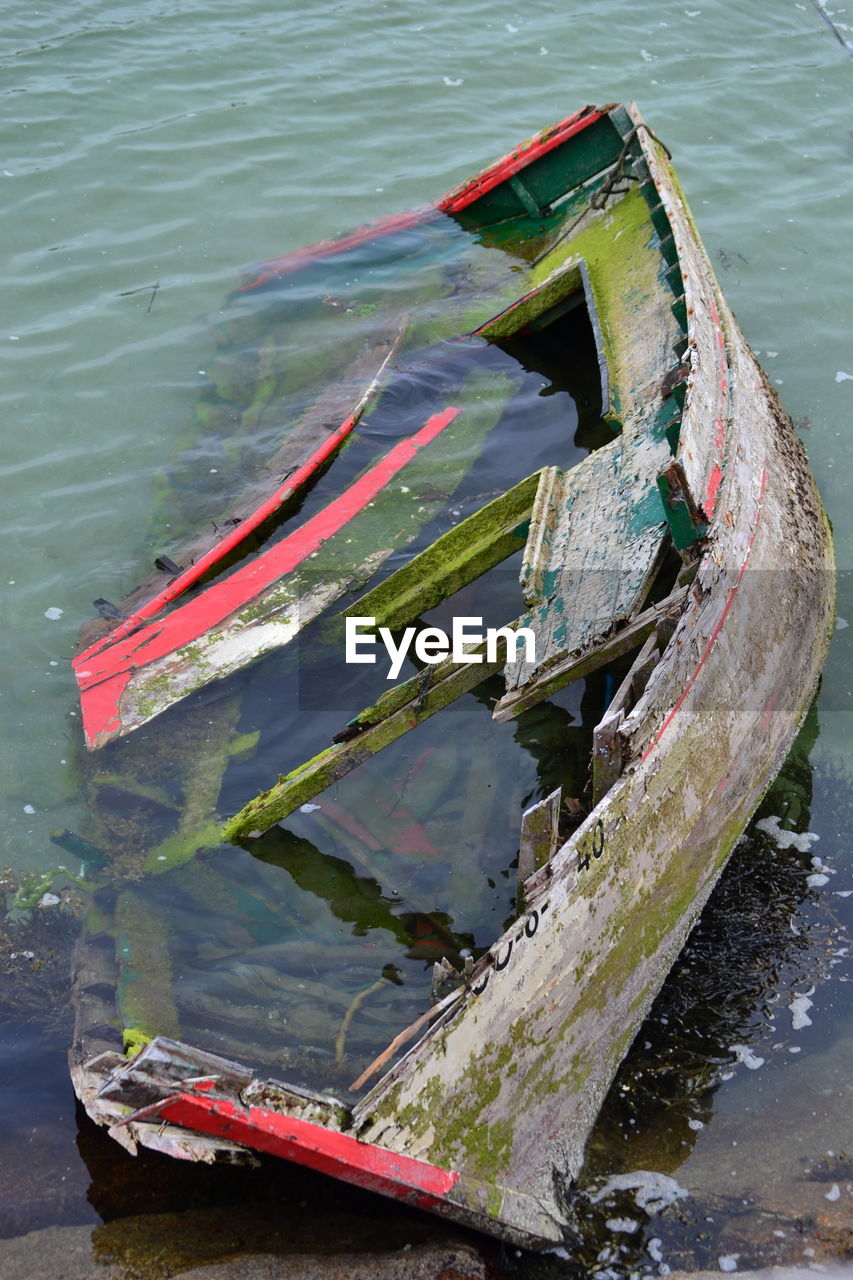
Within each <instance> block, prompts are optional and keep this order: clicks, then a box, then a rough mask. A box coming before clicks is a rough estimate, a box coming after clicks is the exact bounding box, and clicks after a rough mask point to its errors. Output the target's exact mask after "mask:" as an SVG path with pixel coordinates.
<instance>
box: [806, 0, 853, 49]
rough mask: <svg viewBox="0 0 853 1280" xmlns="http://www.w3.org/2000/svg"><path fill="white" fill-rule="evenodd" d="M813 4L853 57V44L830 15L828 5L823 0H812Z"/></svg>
mask: <svg viewBox="0 0 853 1280" xmlns="http://www.w3.org/2000/svg"><path fill="white" fill-rule="evenodd" d="M812 4H813V5H814V7H815V8H816V9H817V11H818V13H819V14H820V16H821V17H822V18H823V20H824V22H825V23H826V25H827V26H828V27H829V29H830V31H832V32H834V34H835V37H836V39H837V40H838V42H839V44H842V45H843V46H844V48H845V49H846V50H847V52H848V53H849V54H850V56H851V57H853V44H851V43H850V41H849V40H845V38H844V36H843V35H842V34H841V31H840V30H839V28H838V27H837V26H836V25H835V23H834V22H833V21H832V18H831V17H830V16H829V10H828V9H827V7H826V5H825V4H823V0H812Z"/></svg>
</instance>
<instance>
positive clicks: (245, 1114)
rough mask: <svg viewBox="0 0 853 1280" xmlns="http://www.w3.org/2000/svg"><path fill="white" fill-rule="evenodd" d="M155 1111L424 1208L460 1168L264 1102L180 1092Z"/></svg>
mask: <svg viewBox="0 0 853 1280" xmlns="http://www.w3.org/2000/svg"><path fill="white" fill-rule="evenodd" d="M156 1114H157V1115H159V1116H160V1117H162V1119H164V1120H169V1121H170V1122H172V1123H174V1124H178V1125H182V1126H183V1127H184V1128H185V1129H195V1130H197V1131H198V1132H200V1133H209V1134H212V1135H213V1136H214V1137H217V1138H229V1139H230V1140H231V1141H232V1142H239V1143H241V1144H242V1145H243V1146H247V1147H252V1148H253V1149H254V1150H256V1151H266V1152H268V1153H269V1154H270V1155H274V1156H280V1157H282V1158H283V1159H285V1160H292V1161H293V1162H294V1163H296V1164H300V1165H304V1166H306V1167H307V1168H309V1169H316V1170H317V1171H318V1172H320V1173H326V1174H329V1175H331V1176H332V1177H333V1178H339V1179H341V1180H342V1181H343V1182H350V1183H354V1184H355V1185H356V1186H358V1187H364V1188H365V1190H368V1191H378V1192H379V1193H380V1194H381V1195H386V1196H393V1197H394V1198H395V1199H398V1200H405V1201H406V1202H407V1203H409V1204H414V1205H417V1206H418V1207H419V1208H422V1209H430V1208H433V1207H434V1206H436V1205H437V1204H440V1203H441V1201H443V1200H444V1199H445V1198H446V1197H447V1195H448V1194H449V1193H450V1192H451V1191H452V1190H453V1188H454V1187H455V1186H456V1184H457V1182H458V1181H459V1174H458V1173H456V1172H453V1171H449V1170H447V1169H440V1168H438V1167H437V1166H436V1165H433V1164H428V1163H427V1162H426V1161H425V1160H416V1159H414V1158H413V1157H412V1156H404V1155H398V1154H397V1153H396V1152H393V1151H386V1150H385V1148H384V1147H377V1146H374V1145H373V1144H372V1143H369V1142H359V1141H358V1139H357V1138H354V1137H352V1136H351V1135H350V1134H348V1133H337V1132H336V1131H335V1130H333V1129H326V1128H325V1127H324V1126H323V1125H319V1124H313V1123H312V1122H311V1121H310V1120H298V1119H296V1118H295V1117H292V1116H285V1115H281V1114H280V1112H277V1111H267V1110H266V1109H265V1108H263V1107H240V1106H237V1104H236V1103H234V1102H231V1101H229V1100H228V1099H225V1098H208V1097H198V1096H196V1095H194V1094H191V1093H181V1094H178V1095H177V1096H176V1097H174V1098H167V1099H166V1100H165V1102H163V1103H162V1104H161V1105H160V1106H159V1108H158V1109H157V1113H156Z"/></svg>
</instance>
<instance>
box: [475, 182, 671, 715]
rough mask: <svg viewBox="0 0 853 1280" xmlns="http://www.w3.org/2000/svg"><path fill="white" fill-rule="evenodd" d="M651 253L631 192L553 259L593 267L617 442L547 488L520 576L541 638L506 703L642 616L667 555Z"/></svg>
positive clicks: (660, 367)
mask: <svg viewBox="0 0 853 1280" xmlns="http://www.w3.org/2000/svg"><path fill="white" fill-rule="evenodd" d="M656 245H657V234H656V232H655V231H654V228H653V226H652V223H651V220H650V217H649V214H648V210H647V209H646V206H645V204H644V202H643V200H642V197H641V196H640V194H639V193H638V192H637V191H636V190H634V191H633V192H632V193H631V194H630V195H628V196H626V197H625V198H624V199H623V200H622V201H620V202H619V203H618V204H617V205H615V206H613V207H612V208H610V209H608V210H606V211H604V212H603V213H602V214H601V216H600V217H599V218H598V219H597V220H595V221H593V222H592V223H591V224H585V225H584V227H583V229H582V230H580V231H579V232H578V234H577V235H576V236H575V237H573V238H571V239H569V240H568V241H567V242H565V243H562V244H561V245H560V248H559V250H558V251H556V252H558V253H559V255H562V256H563V257H565V256H566V255H580V256H581V257H588V258H589V259H590V264H589V265H590V290H591V292H592V295H593V297H594V299H595V303H596V309H597V312H598V317H599V323H600V325H601V331H602V342H603V343H604V346H605V349H606V353H607V357H608V366H609V371H610V378H611V382H610V386H611V406H610V408H611V414H612V416H613V417H614V418H616V419H618V420H619V421H621V423H622V434H621V436H619V437H618V438H617V439H616V440H613V441H611V443H610V444H608V445H606V446H604V447H603V448H602V449H599V450H598V451H597V452H596V453H594V454H592V455H590V457H589V458H587V459H585V460H584V462H583V463H581V464H580V465H579V466H577V467H575V468H574V469H573V470H572V471H571V472H569V473H568V474H567V475H566V476H564V477H562V480H561V481H559V480H558V479H557V478H555V479H554V482H553V484H552V485H551V487H550V489H549V491H548V492H547V494H546V493H545V491H544V489H543V491H542V496H541V501H540V504H539V505H538V506H537V509H535V510H534V515H533V519H532V521H531V538H530V543H529V545H528V550H527V552H526V555H525V565H524V568H523V571H522V586H523V589H524V591H525V597H526V598H527V599H530V598H531V597H533V602H532V607H531V614H530V618H529V620H528V622H527V623H526V625H529V626H530V627H532V629H533V631H534V633H535V635H536V652H535V658H534V660H533V661H532V662H530V661H528V660H527V659H526V657H525V658H522V659H521V660H519V661H517V662H516V663H515V664H513V666H512V667H510V668H509V669H508V670H507V686H508V696H511V695H512V694H513V693H514V691H516V690H518V689H521V688H523V687H524V686H525V685H526V684H528V683H530V682H531V681H532V680H534V679H535V678H536V676H537V672H538V671H539V670H541V669H542V668H545V667H548V666H549V665H550V664H552V663H554V662H555V661H558V660H559V659H560V658H561V657H562V656H564V655H571V654H579V653H582V652H584V651H585V650H587V649H589V648H592V647H594V646H595V645H597V644H598V643H600V641H601V640H602V639H603V638H604V636H605V635H606V634H607V633H608V632H609V631H610V630H611V629H612V628H613V626H614V624H616V623H618V622H622V621H625V620H626V619H628V618H629V617H631V616H632V615H633V614H635V613H636V612H637V610H638V609H639V608H640V607H641V606H642V602H643V599H644V597H645V594H646V592H647V591H648V588H649V586H650V584H651V580H652V577H653V574H654V571H655V568H656V565H657V562H658V559H659V556H660V554H661V551H662V547H663V542H664V536H665V528H666V526H665V520H664V508H663V505H662V503H661V500H660V496H659V493H658V489H657V477H658V475H659V474H660V472H661V471H662V470H663V469H664V467H665V466H666V465H667V463H668V462H670V461H671V455H670V448H669V443H668V441H667V438H666V433H665V424H664V423H663V422H662V420H661V417H662V415H661V411H662V409H663V407H664V405H665V404H666V402H667V400H668V397H669V394H670V391H669V387H668V384H667V381H666V379H665V377H664V375H665V374H666V373H667V372H668V371H669V368H670V365H671V363H672V358H673V357H672V351H671V347H672V343H673V342H674V341H675V340H676V339H677V336H678V330H677V326H676V324H675V321H674V319H673V316H672V313H671V308H670V304H671V297H672V295H671V293H670V292H669V290H668V288H667V285H666V282H665V279H664V278H663V275H662V270H661V257H660V254H659V252H658V250H657V248H656ZM554 257H555V255H554V254H552V255H551V257H550V258H548V257H546V258H545V259H544V260H543V263H542V269H543V270H544V269H545V268H546V267H547V266H550V267H551V270H552V271H553V270H554V261H553V259H554ZM593 268H594V269H593ZM629 275H630V280H631V286H630V288H628V287H626V277H627V276H629ZM547 278H548V276H546V279H547ZM499 709H500V705H499Z"/></svg>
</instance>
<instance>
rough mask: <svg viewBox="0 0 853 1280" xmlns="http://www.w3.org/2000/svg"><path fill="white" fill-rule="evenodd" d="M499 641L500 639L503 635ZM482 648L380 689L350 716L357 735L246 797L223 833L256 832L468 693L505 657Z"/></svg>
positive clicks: (495, 670) (248, 834)
mask: <svg viewBox="0 0 853 1280" xmlns="http://www.w3.org/2000/svg"><path fill="white" fill-rule="evenodd" d="M514 625H517V624H514ZM501 643H502V644H505V642H504V641H501ZM484 649H485V641H484V642H483V643H482V644H481V645H476V646H472V647H470V648H469V649H468V653H469V654H470V655H471V656H472V657H473V656H474V655H479V656H480V658H481V660H480V661H468V662H465V663H454V662H452V661H450V660H449V659H445V661H444V662H442V663H439V664H437V665H436V667H435V668H430V667H427V668H426V670H424V671H422V672H420V673H419V674H418V675H417V676H413V677H412V679H411V680H407V681H406V682H405V683H404V684H402V685H398V686H397V687H396V688H394V689H390V690H389V691H388V693H387V694H383V696H382V697H381V698H380V699H379V700H378V701H377V702H376V703H374V705H373V706H372V707H369V708H368V709H367V710H366V711H363V712H362V713H361V715H360V716H359V717H358V718H357V720H356V721H353V722H352V727H353V728H354V729H356V730H358V729H359V728H360V727H361V726H362V725H363V726H364V728H363V730H362V731H361V732H358V733H357V736H355V737H348V738H347V740H346V741H344V742H338V743H335V744H334V745H333V746H331V747H327V748H326V750H325V751H321V752H320V754H319V755H317V756H314V757H313V759H311V760H308V761H307V762H306V763H305V764H302V765H300V766H299V767H298V768H296V769H294V770H292V771H291V772H290V773H288V774H286V775H285V776H284V777H282V778H280V779H279V781H278V782H277V783H276V784H275V785H274V786H272V787H270V789H269V790H268V791H262V792H261V793H260V795H258V796H257V797H256V798H255V799H254V800H251V801H249V803H248V804H247V805H245V807H244V808H242V809H241V810H240V812H239V813H237V814H235V815H234V817H233V818H231V819H230V821H229V822H227V823H226V825H225V829H224V832H223V836H224V839H226V840H228V841H230V842H231V843H234V842H235V841H237V840H240V839H244V838H246V837H249V838H252V837H255V836H259V835H262V834H263V832H264V831H267V830H268V829H269V828H270V827H271V826H273V825H274V824H275V823H277V822H281V820H282V819H283V818H286V817H287V816H288V814H290V813H293V811H294V809H298V808H299V806H300V805H303V804H305V803H306V802H307V801H308V800H310V799H312V797H313V796H316V795H318V794H319V793H320V792H321V791H325V789H326V788H327V787H329V786H331V784H332V783H333V782H337V781H338V780H339V779H340V778H343V777H344V776H345V775H346V774H347V773H350V772H351V771H352V770H353V769H355V768H357V767H358V766H359V765H360V764H362V763H363V762H364V761H365V760H368V759H369V758H370V757H371V756H374V755H376V754H377V752H379V751H381V750H382V749H383V747H387V746H388V745H389V743H391V742H396V740H397V739H398V738H401V737H402V736H403V734H404V733H408V732H409V730H410V729H414V728H415V727H416V726H417V725H419V724H422V723H423V721H424V720H428V719H429V717H430V716H432V715H434V714H435V713H436V711H441V710H442V708H444V707H446V706H448V705H449V704H450V703H451V702H453V701H455V699H456V698H459V697H461V696H462V694H464V693H468V692H469V691H470V690H471V689H473V688H474V687H475V686H476V685H478V684H480V682H481V681H483V680H485V679H486V678H487V677H488V676H492V675H496V674H497V673H498V672H499V671H500V670H501V668H502V667H503V665H504V661H505V657H504V656H500V655H499V656H498V658H497V659H496V661H494V662H488V661H485V660H484V659H482V654H483V650H484Z"/></svg>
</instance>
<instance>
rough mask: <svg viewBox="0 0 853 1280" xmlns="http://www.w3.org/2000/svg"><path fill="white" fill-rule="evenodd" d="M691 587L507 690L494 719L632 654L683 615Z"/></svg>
mask: <svg viewBox="0 0 853 1280" xmlns="http://www.w3.org/2000/svg"><path fill="white" fill-rule="evenodd" d="M688 590H689V588H688V587H680V588H678V589H677V590H675V591H673V592H672V594H671V595H669V596H667V597H666V599H665V600H661V601H660V602H659V603H657V604H653V605H651V606H650V607H649V608H648V609H645V610H643V612H642V613H639V614H637V616H636V617H635V618H633V619H632V620H631V621H630V622H628V623H626V624H625V625H624V626H622V627H621V628H617V629H615V630H614V631H613V633H612V634H611V635H609V636H607V637H606V639H604V640H602V641H601V643H600V644H597V645H595V646H594V647H593V648H592V649H589V650H588V651H586V652H575V653H568V654H566V655H565V656H561V657H559V658H558V659H557V660H556V661H553V662H552V663H551V664H550V665H549V666H547V667H545V668H544V670H539V671H538V672H537V675H536V678H535V679H534V680H532V681H531V682H530V683H529V684H527V685H525V686H524V688H523V689H519V690H516V691H513V692H511V693H507V694H505V695H504V697H503V698H501V700H500V701H499V702H498V703H497V705H496V706H495V710H494V719H495V720H498V721H504V720H511V719H513V718H514V717H515V716H518V715H521V713H522V711H526V710H527V709H528V708H529V707H535V706H536V704H537V703H538V702H543V701H544V700H545V698H550V697H551V695H552V694H554V693H557V692H558V691H559V690H560V689H562V688H564V687H565V686H566V685H567V684H571V682H572V681H573V680H580V679H582V678H583V677H584V676H588V675H590V674H591V672H593V671H597V670H598V669H599V667H603V666H605V665H606V664H607V663H608V662H612V661H613V660H614V658H620V657H621V656H622V655H623V654H625V653H630V651H631V650H632V649H635V648H636V647H637V645H641V644H643V642H644V641H645V640H646V638H647V637H648V636H649V635H650V633H651V632H653V631H655V630H656V628H657V627H658V625H659V624H660V623H661V622H662V621H664V620H665V619H667V618H669V617H676V618H677V617H678V616H679V615H680V613H681V611H682V609H683V608H684V606H685V604H686V603H687V599H688ZM610 622H611V626H615V625H616V622H617V620H616V619H611V620H610ZM516 625H517V626H521V625H525V621H524V619H520V620H519V622H518V623H517V624H516Z"/></svg>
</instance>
